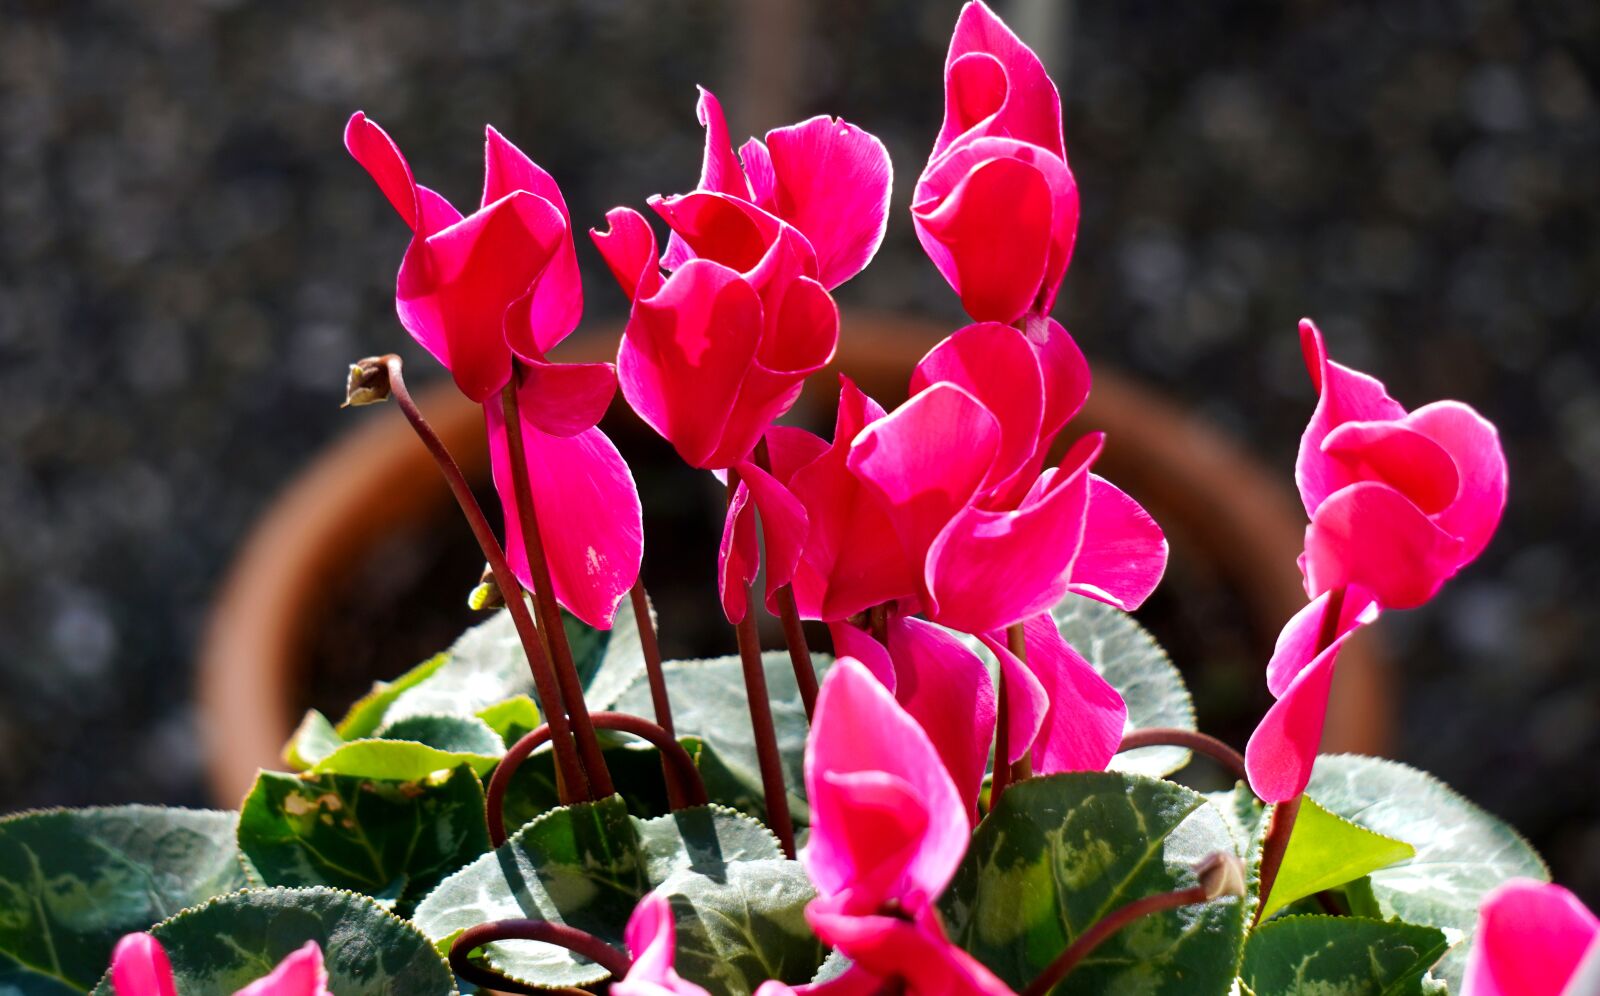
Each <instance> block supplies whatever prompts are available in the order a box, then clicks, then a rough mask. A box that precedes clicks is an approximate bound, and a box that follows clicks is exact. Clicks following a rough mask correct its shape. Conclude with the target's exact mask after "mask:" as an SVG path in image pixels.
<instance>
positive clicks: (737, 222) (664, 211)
mask: <svg viewBox="0 0 1600 996" xmlns="http://www.w3.org/2000/svg"><path fill="white" fill-rule="evenodd" d="M648 203H649V205H650V207H651V209H652V210H654V211H655V212H656V214H658V215H660V216H661V220H663V221H665V222H666V223H667V226H668V227H669V228H671V229H672V231H673V234H675V235H676V236H678V237H679V238H680V239H682V240H683V250H682V254H680V255H674V253H673V251H672V249H671V247H669V248H668V250H667V254H666V255H665V256H664V257H663V258H662V261H661V262H662V265H663V266H664V267H666V268H667V269H669V270H675V269H678V268H680V267H682V266H683V265H684V264H685V263H687V262H688V261H689V260H690V259H695V258H698V259H709V260H712V261H713V262H717V263H721V264H722V265H724V266H728V267H731V268H733V269H735V270H738V271H739V272H741V273H745V272H748V271H750V270H753V269H755V267H756V266H757V264H759V263H760V262H761V260H762V257H764V256H765V255H766V254H767V250H768V249H769V248H770V247H771V246H772V245H773V244H774V243H775V242H776V241H777V240H778V234H779V232H780V231H781V230H782V229H783V227H784V225H783V222H781V221H779V220H778V219H777V218H775V217H773V216H772V215H770V214H768V213H767V212H766V211H763V210H761V209H760V208H758V207H756V206H755V205H754V204H751V203H750V202H749V201H747V200H742V199H740V198H738V197H734V196H731V195H728V194H719V193H716V192H713V191H709V190H696V191H692V192H690V193H687V194H676V195H673V196H671V197H652V198H650V200H649V202H648Z"/></svg>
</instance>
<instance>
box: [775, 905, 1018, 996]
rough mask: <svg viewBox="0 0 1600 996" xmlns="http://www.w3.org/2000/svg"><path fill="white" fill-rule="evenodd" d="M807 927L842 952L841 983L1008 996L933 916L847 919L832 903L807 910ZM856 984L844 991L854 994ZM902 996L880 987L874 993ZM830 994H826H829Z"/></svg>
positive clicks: (964, 995) (909, 990)
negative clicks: (846, 967)
mask: <svg viewBox="0 0 1600 996" xmlns="http://www.w3.org/2000/svg"><path fill="white" fill-rule="evenodd" d="M806 922H807V923H809V924H811V929H812V930H814V931H816V933H817V936H818V937H820V938H822V939H823V940H824V941H825V942H827V943H828V944H831V945H833V946H834V947H835V948H838V949H839V950H840V951H842V952H844V953H845V954H846V955H847V956H848V957H849V958H850V960H851V962H852V963H853V964H854V966H855V967H854V969H853V970H852V971H851V972H847V973H846V974H845V976H843V977H842V978H848V977H849V976H850V975H852V974H855V973H858V972H859V973H863V974H866V975H869V976H873V977H876V978H877V979H880V980H901V981H902V982H903V984H904V989H903V991H904V992H906V993H914V994H918V996H922V994H936V993H938V994H951V996H955V994H960V996H1011V990H1010V988H1008V987H1007V986H1006V984H1005V983H1003V982H1001V981H1000V980H999V979H997V978H995V976H994V974H993V973H991V972H990V971H989V970H988V969H987V968H985V967H983V965H982V964H981V963H979V961H978V960H977V959H976V958H974V957H972V956H971V955H969V954H967V953H966V952H965V951H963V950H961V949H960V948H959V947H957V946H956V945H954V944H952V943H950V941H949V939H947V938H946V937H945V935H944V931H943V930H941V929H940V927H939V924H938V921H937V919H935V918H934V917H933V916H932V915H928V916H923V917H920V918H918V920H917V921H916V922H908V921H906V920H903V919H901V918H899V917H893V916H850V915H846V914H842V913H840V912H836V911H835V910H834V909H833V908H831V904H829V903H827V902H825V901H821V900H818V901H815V902H812V903H811V904H810V905H809V906H807V907H806ZM861 988H863V987H861V986H860V985H859V984H856V985H855V986H851V987H849V988H846V989H845V992H847V993H853V992H858V991H860V989H861ZM885 989H893V990H895V991H901V990H900V989H899V987H897V986H885V985H883V984H882V983H880V984H879V985H878V986H877V987H876V991H878V992H882V991H884V990H885ZM830 992H831V991H830Z"/></svg>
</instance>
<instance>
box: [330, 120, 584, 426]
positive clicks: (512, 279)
mask: <svg viewBox="0 0 1600 996" xmlns="http://www.w3.org/2000/svg"><path fill="white" fill-rule="evenodd" d="M344 142H345V148H347V149H348V150H349V151H350V154H351V155H352V156H354V157H355V158H356V161H357V162H359V163H361V165H362V166H363V167H365V168H366V170H367V172H368V173H370V174H371V175H372V178H373V180H375V181H376V182H377V184H378V187H379V188H380V189H381V190H382V191H383V193H384V196H386V197H387V198H388V199H389V203H390V204H392V205H394V209H395V210H396V211H398V212H399V213H400V217H401V218H403V219H404V220H405V222H406V224H408V225H410V226H411V231H412V239H411V244H410V246H408V247H407V249H406V255H405V259H404V261H403V262H402V263H401V264H400V276H399V280H398V284H397V287H396V290H395V310H396V311H397V312H398V314H399V316H400V323H401V324H402V325H403V326H405V329H406V331H408V332H410V333H411V335H412V337H413V338H415V339H416V340H417V342H418V343H420V344H421V345H422V347H423V348H424V349H426V350H427V351H428V352H430V353H432V354H433V356H434V357H435V358H436V359H437V360H438V361H439V362H440V363H442V364H444V365H445V367H446V368H448V369H449V370H450V373H451V376H453V377H454V378H455V381H456V386H457V387H459V388H460V389H461V392H462V393H463V394H465V395H466V396H467V397H469V398H471V399H472V400H474V401H479V402H481V401H484V400H485V399H487V398H489V397H491V396H493V395H494V394H495V393H496V392H498V391H499V390H500V389H501V388H502V387H504V386H505V385H506V383H507V381H509V380H510V378H511V355H512V350H513V349H515V350H516V351H517V352H519V353H521V354H522V355H525V356H527V357H529V358H530V359H542V358H543V352H544V351H545V350H547V349H549V348H550V347H551V346H554V345H555V344H556V343H557V342H559V341H561V339H563V338H565V337H566V336H567V334H568V333H570V332H571V331H572V329H573V328H574V327H575V326H576V325H577V322H578V316H579V314H580V313H581V312H582V310H583V289H582V285H581V284H580V283H579V281H578V263H577V256H576V254H575V253H574V250H573V245H572V231H571V226H570V223H569V220H568V217H567V207H566V203H565V202H564V201H563V200H562V198H561V192H560V190H558V189H557V187H556V184H555V181H554V180H552V179H551V178H550V176H549V174H547V173H545V172H544V171H543V170H541V169H540V168H539V167H538V166H536V165H534V164H533V162H532V161H531V160H529V159H528V157H527V156H525V155H523V154H522V153H521V152H520V151H518V149H517V148H516V147H515V146H514V145H512V144H511V143H510V142H507V141H506V140H505V139H504V138H503V137H501V135H500V133H499V132H497V131H495V130H494V129H493V128H490V129H488V137H487V141H486V143H485V170H484V185H483V201H482V206H481V207H479V209H478V210H477V211H476V212H475V213H473V214H471V215H469V216H467V217H465V218H463V217H462V216H461V214H460V212H458V211H457V210H456V209H455V208H453V207H451V206H450V203H449V202H448V201H446V200H445V199H444V198H443V197H441V196H439V195H438V194H437V193H435V192H433V191H432V190H429V189H428V188H427V187H424V186H422V185H420V184H418V183H417V182H416V180H415V178H413V176H412V173H411V167H410V165H409V164H408V163H407V162H406V160H405V157H404V156H403V155H401V154H400V149H399V148H398V147H397V146H396V145H395V144H394V141H393V140H392V139H390V138H389V136H388V135H387V134H386V133H385V132H384V131H383V129H382V128H379V127H378V125H377V124H376V123H374V122H372V121H370V120H368V119H367V117H366V115H365V114H362V113H361V112H360V111H357V112H356V113H355V114H354V115H352V116H351V118H350V122H349V124H348V125H346V127H345V133H344ZM525 297H527V298H529V301H528V303H527V305H526V307H525V308H524V309H523V310H521V311H520V312H519V320H518V321H515V322H508V320H507V318H508V314H507V313H508V311H509V310H510V308H511V306H512V305H513V304H514V303H516V302H518V301H519V300H521V299H523V298H525Z"/></svg>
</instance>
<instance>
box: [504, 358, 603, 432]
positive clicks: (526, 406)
mask: <svg viewBox="0 0 1600 996" xmlns="http://www.w3.org/2000/svg"><path fill="white" fill-rule="evenodd" d="M616 393H617V368H616V367H614V366H612V365H611V364H609V363H547V362H545V361H543V360H530V361H528V362H527V363H526V365H525V366H524V367H523V391H522V394H521V398H522V405H523V408H522V411H523V413H524V414H525V415H526V416H527V419H528V421H529V422H530V423H531V424H532V425H533V427H534V428H536V429H538V430H539V431H540V432H543V433H547V434H549V435H552V436H576V435H577V434H578V433H580V432H582V431H583V430H585V429H591V428H593V427H594V425H595V423H597V422H599V421H600V419H601V418H602V417H604V415H605V413H606V409H607V408H608V407H610V405H611V399H612V397H613V396H615V395H616Z"/></svg>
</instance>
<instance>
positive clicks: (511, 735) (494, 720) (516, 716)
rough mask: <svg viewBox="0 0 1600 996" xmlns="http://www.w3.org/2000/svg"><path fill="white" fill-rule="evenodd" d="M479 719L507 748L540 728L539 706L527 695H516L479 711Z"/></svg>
mask: <svg viewBox="0 0 1600 996" xmlns="http://www.w3.org/2000/svg"><path fill="white" fill-rule="evenodd" d="M478 718H479V719H481V720H483V721H484V723H485V724H487V725H488V727H489V729H491V730H493V731H494V732H495V733H496V734H497V735H498V736H499V737H500V739H501V741H502V742H503V743H505V745H506V746H507V747H510V746H511V745H512V744H514V743H516V742H517V741H518V740H520V739H522V738H523V737H524V736H526V735H527V734H529V733H532V732H533V731H534V730H536V729H538V728H539V724H540V723H541V722H542V720H540V718H539V705H538V703H536V702H534V701H533V699H532V698H531V697H529V696H527V695H515V696H512V697H511V698H509V699H506V700H505V701H504V702H496V703H495V704H494V705H492V706H490V707H489V708H487V709H480V710H478Z"/></svg>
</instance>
